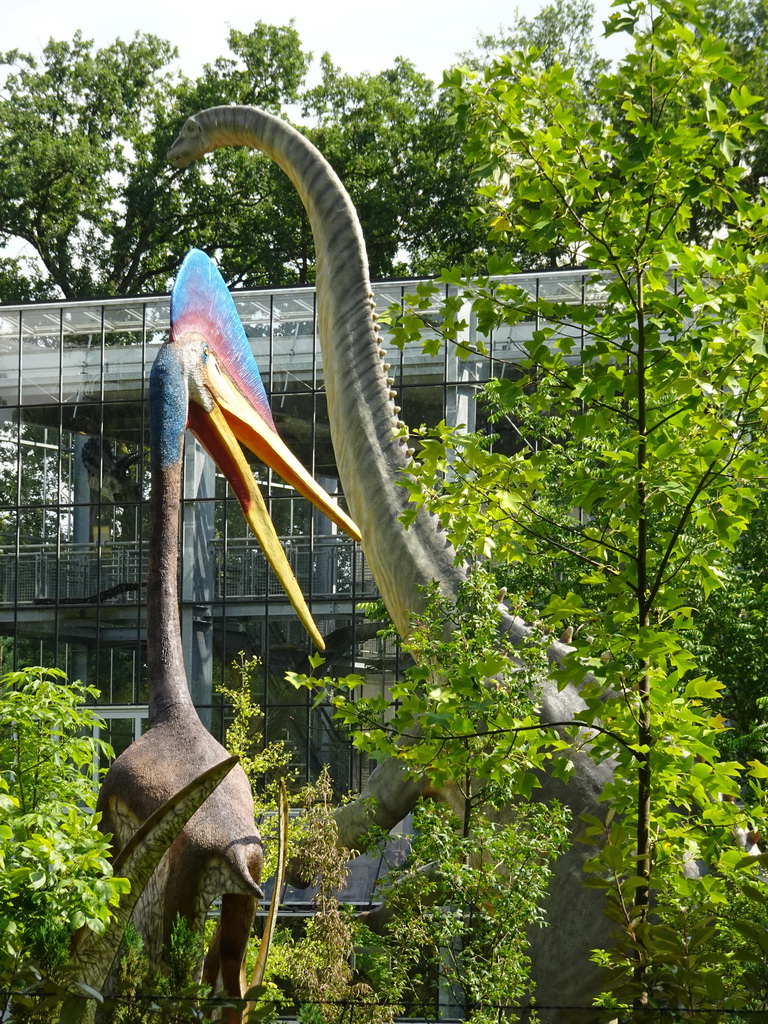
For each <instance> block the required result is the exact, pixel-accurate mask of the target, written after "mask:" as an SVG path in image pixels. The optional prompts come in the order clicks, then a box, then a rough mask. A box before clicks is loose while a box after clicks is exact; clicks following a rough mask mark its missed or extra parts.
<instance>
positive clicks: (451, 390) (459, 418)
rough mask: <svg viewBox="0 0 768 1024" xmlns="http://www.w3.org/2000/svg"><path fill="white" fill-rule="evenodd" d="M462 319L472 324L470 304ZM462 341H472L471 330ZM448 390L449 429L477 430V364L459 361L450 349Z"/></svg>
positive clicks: (447, 376)
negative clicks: (460, 427)
mask: <svg viewBox="0 0 768 1024" xmlns="http://www.w3.org/2000/svg"><path fill="white" fill-rule="evenodd" d="M461 317H462V318H463V319H464V320H466V322H467V323H468V324H471V323H472V321H473V318H472V316H471V309H470V306H469V303H465V305H464V307H463V309H462V312H461ZM464 334H465V336H464V337H462V338H461V339H460V340H462V341H471V340H472V339H471V337H470V329H469V328H467V330H466V331H465V332H464ZM445 379H446V381H447V382H448V385H447V388H446V399H445V422H446V423H447V424H448V426H449V427H458V426H463V427H464V429H465V430H466V431H467V433H470V434H471V433H472V432H473V431H474V430H475V429H476V416H475V396H476V393H477V384H476V383H475V382H476V381H477V379H478V372H477V364H476V361H475V359H474V358H472V359H459V357H458V356H457V355H456V350H455V348H453V347H451V348H449V349H448V352H447V355H446V378H445Z"/></svg>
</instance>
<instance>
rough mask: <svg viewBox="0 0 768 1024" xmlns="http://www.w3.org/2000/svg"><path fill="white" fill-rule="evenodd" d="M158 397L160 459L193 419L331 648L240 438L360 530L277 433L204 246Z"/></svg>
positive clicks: (164, 353) (175, 447) (181, 278)
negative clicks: (287, 552) (309, 607)
mask: <svg viewBox="0 0 768 1024" xmlns="http://www.w3.org/2000/svg"><path fill="white" fill-rule="evenodd" d="M150 401H151V405H152V414H151V415H152V426H153V431H152V444H153V450H154V456H155V458H157V459H158V460H159V462H160V465H161V466H162V465H163V464H168V463H169V462H170V461H174V460H175V459H177V458H178V457H179V448H180V436H181V433H183V429H184V426H185V425H186V426H187V427H189V429H190V430H191V431H192V433H193V434H194V435H195V436H196V437H197V438H198V440H199V441H200V443H201V444H202V445H203V447H204V448H205V449H206V451H207V452H208V453H209V455H210V456H211V457H212V458H213V460H214V461H215V462H216V464H217V465H218V467H219V469H220V470H221V472H222V473H223V474H224V476H225V477H226V478H227V480H228V481H229V484H230V486H231V487H232V489H233V491H234V492H235V494H236V495H237V498H238V500H239V502H240V505H241V507H242V510H243V514H244V516H245V518H246V520H247V522H248V524H249V525H250V527H251V529H252V530H253V532H254V534H255V535H256V537H257V539H258V541H259V543H260V544H261V547H262V549H263V551H264V554H265V555H266V557H267V559H268V561H269V563H270V565H271V566H272V568H273V569H274V571H275V573H276V574H277V576H278V578H279V579H280V582H281V584H282V585H283V587H284V589H285V591H286V593H287V595H288V597H289V599H290V601H291V603H292V604H293V607H294V609H295V610H296V612H297V614H298V616H299V618H300V619H301V621H302V623H303V625H304V627H305V628H306V629H307V631H308V633H309V634H310V636H311V637H312V639H313V640H314V642H315V644H316V645H317V646H318V647H320V648H322V647H323V641H322V638H321V637H320V634H319V632H318V630H317V627H316V626H315V624H314V622H313V620H312V617H311V615H310V613H309V610H308V608H307V606H306V603H305V601H304V598H303V596H302V593H301V590H300V588H299V585H298V583H297V582H296V579H295V578H294V575H293V572H292V570H291V568H290V565H289V564H288V560H287V559H286V557H285V553H284V551H283V548H282V545H281V544H280V541H279V540H278V537H277V534H276V533H275V528H274V526H273V524H272V520H271V519H270V518H269V514H268V512H267V508H266V505H265V503H264V499H263V497H262V494H261V491H260V490H259V488H258V485H257V484H256V481H255V480H254V477H253V473H252V472H251V469H250V467H249V466H248V463H247V462H246V459H245V456H244V454H243V451H242V449H241V447H240V444H239V443H238V442H242V444H244V445H246V447H248V448H249V449H250V450H251V451H252V452H253V453H254V454H255V455H256V456H258V458H259V459H261V461H262V462H264V463H266V464H267V465H268V466H270V467H271V468H272V469H273V470H274V471H275V472H277V473H279V475H280V476H281V477H282V478H283V480H285V481H286V483H288V484H290V485H291V486H293V487H295V488H296V490H298V491H299V492H300V493H301V494H303V495H304V497H306V498H308V499H309V500H310V501H311V502H312V503H313V504H314V505H315V506H316V507H317V508H318V509H320V511H322V512H324V513H325V515H327V516H328V517H329V519H331V520H333V522H335V523H336V524H337V525H338V526H340V527H341V529H343V530H344V531H345V532H346V533H348V534H349V535H350V537H353V538H354V539H355V540H359V539H360V533H359V531H358V529H357V527H356V526H355V524H354V523H353V522H352V520H351V519H350V518H349V517H348V516H347V515H346V514H345V513H344V512H343V511H342V509H341V508H339V506H338V504H337V503H336V502H335V501H334V500H333V498H331V497H330V496H329V495H328V494H326V492H325V491H324V490H323V489H322V488H321V487H320V486H319V485H318V484H316V483H315V481H314V480H313V479H312V477H311V476H310V475H309V473H307V471H306V470H305V469H304V468H303V466H302V465H301V463H300V462H299V461H298V460H297V459H296V457H295V456H294V455H293V454H292V453H291V451H290V450H289V449H288V448H287V446H286V445H285V444H284V443H283V441H282V440H281V438H280V437H279V435H278V433H277V431H276V430H275V425H274V422H273V420H272V413H271V412H270V409H269V403H268V401H267V396H266V392H265V391H264V386H263V384H262V381H261V375H260V374H259V370H258V367H257V366H256V362H255V360H254V358H253V355H252V353H251V349H250V346H249V344H248V340H247V338H246V335H245V331H244V330H243V326H242V324H241V323H240V319H239V317H238V315H237V311H236V309H235V304H234V302H233V301H232V297H231V296H230V294H229V292H228V290H227V287H226V285H225V284H224V281H223V279H222V277H221V275H220V274H219V272H218V270H217V268H216V266H215V265H214V263H213V262H212V261H211V260H210V259H209V257H208V256H206V254H205V253H203V252H201V251H200V250H199V249H193V250H192V251H191V252H190V253H189V254H188V255H187V257H186V259H185V260H184V263H183V264H182V266H181V269H180V271H179V274H178V276H177V278H176V282H175V284H174V286H173V291H172V293H171V333H170V337H169V339H168V341H167V342H166V343H165V345H164V346H163V348H162V350H161V351H160V353H159V354H158V356H157V359H156V360H155V365H154V367H153V369H152V375H151V377H150ZM182 421H183V422H182ZM179 428H180V429H179Z"/></svg>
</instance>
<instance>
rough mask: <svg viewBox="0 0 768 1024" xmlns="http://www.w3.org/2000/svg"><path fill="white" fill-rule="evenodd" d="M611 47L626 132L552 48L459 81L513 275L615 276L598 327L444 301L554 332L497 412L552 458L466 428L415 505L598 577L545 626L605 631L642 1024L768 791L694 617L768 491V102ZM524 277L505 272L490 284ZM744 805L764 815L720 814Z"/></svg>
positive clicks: (642, 24)
mask: <svg viewBox="0 0 768 1024" xmlns="http://www.w3.org/2000/svg"><path fill="white" fill-rule="evenodd" d="M612 24H613V28H614V30H617V31H618V30H624V31H628V32H630V33H631V34H632V35H633V37H634V49H633V51H632V52H631V53H630V54H629V55H628V56H627V57H626V58H625V60H624V61H623V62H622V63H621V65H620V66H619V67H618V68H617V70H616V71H615V72H613V73H606V74H603V75H602V76H600V77H599V78H598V80H597V82H596V96H597V98H598V100H599V101H600V103H601V106H602V109H603V110H610V111H613V115H612V118H611V119H610V120H606V119H604V118H603V117H601V116H592V117H585V107H584V102H583V92H582V90H581V89H580V87H579V86H578V84H577V83H575V81H574V75H573V72H572V70H571V69H565V68H563V67H562V66H561V65H560V64H559V63H557V62H555V63H552V64H547V63H546V62H542V60H541V51H540V50H539V49H536V48H534V49H532V50H527V51H520V52H517V53H515V54H511V55H505V56H501V57H499V58H497V59H496V60H495V61H494V62H493V63H491V64H490V65H489V66H487V67H486V68H485V69H484V71H483V72H482V73H477V72H473V71H471V70H469V69H464V70H461V69H458V70H456V71H455V72H454V73H453V74H452V75H450V76H449V77H448V78H447V84H448V85H449V87H450V88H451V89H452V90H453V94H454V97H455V102H456V105H457V110H458V113H459V116H460V117H461V118H462V119H463V121H464V123H465V124H466V131H467V156H468V160H469V162H470V164H471V165H472V166H473V167H474V168H475V173H476V175H477V177H478V179H479V180H480V181H481V187H480V193H481V195H482V197H483V201H482V206H481V208H480V211H479V213H480V214H481V215H482V217H483V219H484V220H485V222H486V223H487V224H488V226H489V228H490V230H491V233H492V237H494V238H495V239H496V240H497V242H498V243H499V247H500V249H501V248H502V247H503V246H504V245H506V244H507V242H509V245H510V248H512V249H513V250H514V248H515V243H516V242H520V241H522V243H523V245H524V246H525V247H526V248H527V249H528V250H530V251H532V252H537V251H538V252H549V251H552V250H553V248H559V247H562V248H570V249H571V250H572V251H574V252H575V253H578V255H579V258H580V260H581V261H582V262H583V265H584V266H585V268H586V269H587V270H591V271H599V272H600V276H599V277H598V276H592V277H589V278H588V283H587V287H586V301H584V302H582V303H579V302H569V301H551V300H549V299H544V298H542V299H538V300H537V299H536V298H535V297H531V296H530V295H529V294H527V293H526V292H524V291H523V290H521V289H519V288H517V287H515V286H514V284H513V283H508V282H504V281H493V280H491V279H490V278H485V279H484V280H481V281H479V282H477V281H475V282H472V283H469V282H466V281H464V280H463V278H462V275H461V273H460V272H458V271H457V272H452V273H451V272H449V273H445V274H444V275H443V280H444V281H446V282H449V283H453V284H455V285H457V287H458V289H459V291H460V293H461V294H462V295H463V297H464V298H465V299H467V300H468V301H469V302H470V303H471V304H472V308H473V312H474V314H475V315H476V316H477V319H478V323H479V326H480V329H481V330H482V331H483V332H484V333H489V332H490V331H491V330H493V329H498V328H500V327H502V326H503V325H513V324H517V323H519V322H521V321H523V320H529V321H530V320H533V321H534V323H535V328H534V330H533V331H532V338H531V341H530V342H529V343H521V352H520V361H519V364H518V372H517V374H516V375H513V376H510V377H506V378H503V379H499V380H497V381H496V382H494V384H493V385H492V386H491V387H490V388H489V389H488V392H487V401H488V402H489V404H490V408H491V410H492V415H493V416H497V417H502V416H511V417H516V416H521V417H522V419H523V420H526V421H527V420H530V419H532V418H538V419H539V420H540V422H541V434H542V437H543V439H544V441H545V443H542V444H539V445H537V446H532V447H530V448H525V449H524V450H522V451H520V452H519V453H518V454H516V455H514V456H513V457H511V458H510V457H508V456H506V455H502V454H500V453H494V451H493V450H492V447H491V448H489V445H488V442H487V440H486V439H482V438H477V437H471V436H467V435H464V434H462V433H461V432H457V431H455V430H451V429H448V428H447V427H443V428H441V429H440V431H439V432H438V434H437V436H435V437H422V438H420V440H421V442H422V452H421V456H420V458H419V459H418V461H416V462H414V463H413V466H412V476H411V477H410V478H409V479H407V480H406V481H405V483H406V486H408V487H409V489H410V492H411V496H412V498H413V501H414V502H415V503H417V504H419V503H426V504H427V505H428V506H429V507H430V508H431V509H432V510H433V511H435V512H436V513H437V514H438V515H439V516H440V517H441V519H442V520H443V522H444V524H445V527H446V530H447V532H448V534H449V536H451V537H452V538H453V539H454V541H455V542H456V543H458V544H459V546H460V547H461V548H462V549H463V551H464V552H465V553H466V554H468V555H469V556H470V557H474V558H486V557H488V556H489V555H490V557H491V558H492V559H495V560H497V561H500V562H512V563H514V562H519V561H523V560H528V561H532V562H534V563H536V562H540V561H542V560H550V559H552V558H554V559H556V560H557V559H567V561H568V563H569V565H570V566H571V567H573V566H576V567H577V568H578V573H579V584H580V587H581V592H580V593H567V592H565V591H559V592H556V593H554V594H553V595H552V597H551V599H550V601H549V602H548V604H547V606H546V607H545V608H544V609H543V614H544V617H545V618H546V620H547V621H548V622H549V623H551V624H552V625H553V626H555V627H558V626H559V624H566V623H571V624H576V625H579V624H581V625H582V626H583V628H582V629H581V630H580V631H577V633H576V639H575V643H576V649H575V651H574V652H573V653H572V654H570V655H569V656H568V657H567V658H566V659H565V662H564V664H563V665H562V667H561V668H560V670H559V671H558V676H559V678H560V679H561V681H562V683H563V684H565V683H566V682H569V681H572V682H577V683H579V684H580V686H581V694H582V696H583V698H584V700H585V703H586V708H585V711H584V713H583V715H582V720H583V721H588V722H589V723H590V724H591V725H592V727H593V728H594V729H596V730H597V733H596V735H595V736H594V738H593V740H592V745H591V753H592V756H593V757H595V758H596V759H598V760H602V759H605V758H608V757H610V758H613V759H614V761H615V764H616V774H615V782H614V783H613V785H611V786H610V787H609V788H608V790H607V792H606V793H605V800H606V803H607V814H606V816H605V818H597V817H593V818H592V819H590V821H589V822H588V829H587V837H588V838H589V837H590V836H591V837H592V838H593V839H595V840H600V841H602V842H603V843H604V845H603V847H602V850H601V851H598V850H596V855H595V858H594V859H593V861H592V865H591V870H592V871H593V875H594V877H593V879H592V881H591V883H590V884H594V885H596V886H599V887H603V888H604V890H605V891H606V894H607V897H608V907H609V913H610V914H611V915H612V916H613V917H614V918H615V920H616V921H617V922H619V923H620V924H621V926H622V929H623V933H622V934H623V937H622V941H621V944H620V948H619V951H618V952H617V953H615V954H613V955H607V957H606V960H607V962H608V963H609V964H610V965H611V966H612V967H613V968H614V972H615V973H614V976H613V979H612V986H613V989H612V991H613V995H614V997H619V998H622V997H623V998H624V999H626V1000H629V1001H630V1002H631V1001H634V1002H635V1004H636V1005H642V1006H644V1005H647V1003H648V1001H649V1000H654V999H656V998H657V997H658V998H659V999H661V998H662V995H661V994H660V993H661V992H662V989H663V985H662V984H661V982H658V989H657V988H655V987H654V986H655V985H656V984H657V981H658V978H659V977H660V976H661V975H663V974H664V970H665V968H666V966H667V964H666V963H663V961H664V960H665V957H667V958H668V957H670V956H672V953H671V951H670V947H669V942H668V941H667V942H666V944H665V943H664V936H665V934H666V933H665V932H664V931H663V930H661V931H657V930H656V929H663V928H666V927H668V925H666V924H663V923H659V919H657V918H654V917H652V916H651V915H650V912H649V911H650V903H651V892H652V891H656V892H657V893H663V894H664V895H663V900H665V901H667V905H668V906H669V907H677V908H678V909H680V908H681V907H683V906H684V905H688V904H690V903H691V902H692V901H693V902H694V903H696V902H697V901H698V905H699V906H704V905H707V906H712V905H713V904H714V905H716V904H717V902H718V900H725V899H726V898H727V897H726V896H725V888H724V886H725V882H724V880H723V877H720V878H714V877H712V876H708V877H707V878H704V879H702V880H700V881H694V880H691V879H683V878H682V877H681V876H680V873H679V865H680V864H681V863H683V862H684V861H685V860H686V859H688V858H690V857H691V856H693V857H699V856H700V857H702V858H703V859H704V860H705V861H707V862H708V863H710V864H715V865H718V866H719V867H720V868H721V869H722V871H723V872H725V873H726V874H727V872H728V870H730V869H733V868H734V867H735V865H736V864H737V862H738V860H739V858H740V853H739V851H737V850H735V849H733V848H732V847H731V831H732V829H733V828H734V827H736V826H738V825H744V824H745V823H746V822H747V821H748V820H749V815H750V814H753V815H755V814H757V815H759V813H760V812H759V804H760V803H761V802H762V796H761V790H760V783H759V779H761V778H763V777H764V776H765V774H766V769H765V768H764V767H763V766H762V765H761V764H759V763H758V762H757V761H753V762H752V763H751V766H750V768H749V770H747V771H745V770H744V769H743V768H742V766H741V765H740V764H738V763H735V762H729V761H722V760H721V758H720V756H719V753H718V748H717V738H718V733H719V731H720V728H721V724H722V720H721V719H720V718H719V717H718V716H717V715H716V714H715V713H714V709H713V708H712V705H711V704H710V703H709V702H710V700H711V699H712V698H716V697H718V696H719V695H720V693H721V691H722V684H720V683H719V682H717V681H716V680H715V679H713V678H712V677H711V676H709V675H708V674H707V673H706V671H704V672H702V670H701V668H700V667H699V665H697V663H696V659H695V658H694V657H693V655H692V653H691V647H692V640H691V637H692V633H693V630H694V629H695V627H696V625H697V623H699V622H700V621H701V619H700V616H699V613H698V611H697V608H696V607H695V604H694V602H695V600H696V597H697V596H698V595H703V600H704V601H706V600H708V599H709V596H710V594H712V593H713V592H715V591H717V589H718V588H719V587H721V585H722V582H723V576H724V573H725V572H726V567H727V565H728V562H729V559H730V553H731V552H732V551H733V549H734V547H735V545H736V543H737V541H738V539H739V537H740V535H741V534H742V533H743V531H744V529H745V527H746V525H747V523H748V521H749V519H750V516H751V515H752V513H753V510H754V509H755V508H756V506H757V502H758V492H759V488H760V487H761V486H762V485H763V483H764V480H765V469H764V466H765V456H766V449H765V425H766V420H765V408H766V398H767V397H768V394H767V392H766V389H767V388H768V358H767V356H766V346H765V338H766V327H767V326H768V289H767V288H766V284H765V279H764V267H765V263H766V262H768V252H767V249H768V247H767V246H766V223H767V222H768V219H767V218H768V215H767V214H766V202H765V199H766V196H765V192H764V190H763V191H761V193H760V196H759V198H758V199H757V200H756V198H755V196H754V194H753V192H752V191H751V190H750V187H749V182H748V181H746V180H745V176H746V175H745V166H744V164H743V162H742V161H741V159H740V154H742V153H745V152H746V153H749V152H750V151H751V149H752V147H753V145H754V144H755V143H756V140H758V139H759V138H760V137H761V133H762V131H763V130H764V125H763V122H762V119H761V116H760V101H759V98H758V97H756V96H754V95H753V94H752V93H751V92H750V90H749V88H748V87H747V86H746V85H745V78H746V76H745V73H744V72H743V71H741V70H740V69H739V68H738V67H737V66H736V65H735V64H734V63H733V62H732V60H731V59H730V58H729V56H728V54H727V52H726V48H725V45H724V43H723V42H722V41H720V40H718V39H716V38H715V37H714V36H713V35H712V34H711V33H710V31H709V27H708V25H707V24H706V22H705V21H704V20H703V19H702V18H701V17H700V15H699V13H698V11H697V9H696V6H695V5H694V4H692V3H689V2H688V0H681V2H675V0H662V2H661V3H659V4H657V5H654V7H653V9H652V10H651V8H650V6H649V5H646V4H645V3H644V2H638V3H630V4H628V5H627V6H626V8H625V9H623V10H621V11H618V12H616V13H615V14H614V15H613V16H612ZM697 210H703V211H713V212H714V213H716V214H717V216H718V218H719V225H720V226H719V228H718V231H717V233H716V234H714V236H713V237H712V239H711V242H710V244H709V246H708V247H707V248H703V247H702V246H701V245H698V244H696V242H695V241H691V231H690V228H691V223H692V219H693V217H694V214H695V212H696V211H697ZM513 266H514V265H513V262H512V260H511V259H509V258H508V257H504V256H502V255H497V256H496V257H494V258H493V259H492V260H491V261H490V262H489V264H488V271H490V272H491V273H495V274H499V273H506V272H509V271H511V270H512V269H513ZM429 292H430V289H429V288H425V289H422V292H421V294H420V295H416V296H414V297H413V299H412V300H411V303H410V308H409V311H408V313H409V315H408V316H407V317H406V318H405V319H404V321H402V323H401V327H400V328H399V332H400V339H401V340H403V341H405V340H406V339H408V338H412V337H415V336H416V335H417V334H418V327H419V311H420V309H426V308H428V306H429V303H430V301H432V300H431V296H430V295H429V294H428V293H429ZM459 309H460V304H459V303H456V302H451V303H450V304H449V305H448V306H447V307H446V308H445V309H444V310H443V312H444V314H445V320H444V322H443V325H442V326H443V332H444V337H445V338H446V340H447V341H448V342H449V343H451V342H452V341H455V339H456V338H458V336H459V332H460V331H462V330H464V329H465V328H466V324H465V323H463V322H460V321H458V320H457V316H458V313H457V311H458V310H459ZM559 628H561V625H560V626H559ZM585 671H588V672H589V673H590V675H589V676H588V677H587V679H586V681H582V680H584V674H585ZM573 740H574V742H578V734H577V732H576V731H574V732H573ZM741 787H743V788H744V792H746V793H749V794H751V796H752V798H753V800H754V803H753V805H752V807H751V809H750V810H749V811H746V812H745V811H744V810H742V809H741V807H740V805H739V804H738V802H731V801H728V800H725V801H723V800H721V799H720V795H721V794H725V795H726V796H731V797H738V796H739V795H740V792H741ZM662 918H663V915H662ZM703 934H704V933H703V932H702V933H697V935H698V939H697V941H698V942H700V943H703V942H704V938H703V937H702V936H703ZM657 941H658V946H657V945H656V944H655V943H656V942H657ZM678 952H679V951H678ZM689 952H690V950H688V952H687V953H686V955H688V953H689ZM680 955H681V956H682V954H680ZM676 962H677V963H678V964H679V965H680V964H681V963H682V961H676ZM655 972H658V973H655ZM716 974H717V971H716V970H713V969H712V968H710V967H708V966H707V962H706V960H703V961H702V962H701V965H700V975H701V978H700V981H701V985H700V986H699V988H698V989H697V991H696V993H695V994H691V995H690V999H689V1002H688V1003H687V1004H686V1005H687V1006H688V1008H690V1009H696V1008H698V1006H699V1005H701V1003H700V1001H699V1000H700V999H701V996H702V992H706V991H709V993H710V996H711V997H712V998H715V995H716V990H717V986H718V984H719V978H717V977H715V975H716ZM667 980H668V979H667ZM707 986H710V987H709V988H707ZM681 987H682V983H681ZM664 991H665V992H666V993H667V995H668V990H667V989H665V990H664ZM731 996H733V998H736V997H735V996H734V994H733V992H732V993H731ZM675 998H678V999H679V998H683V996H681V991H677V992H676V994H675Z"/></svg>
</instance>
